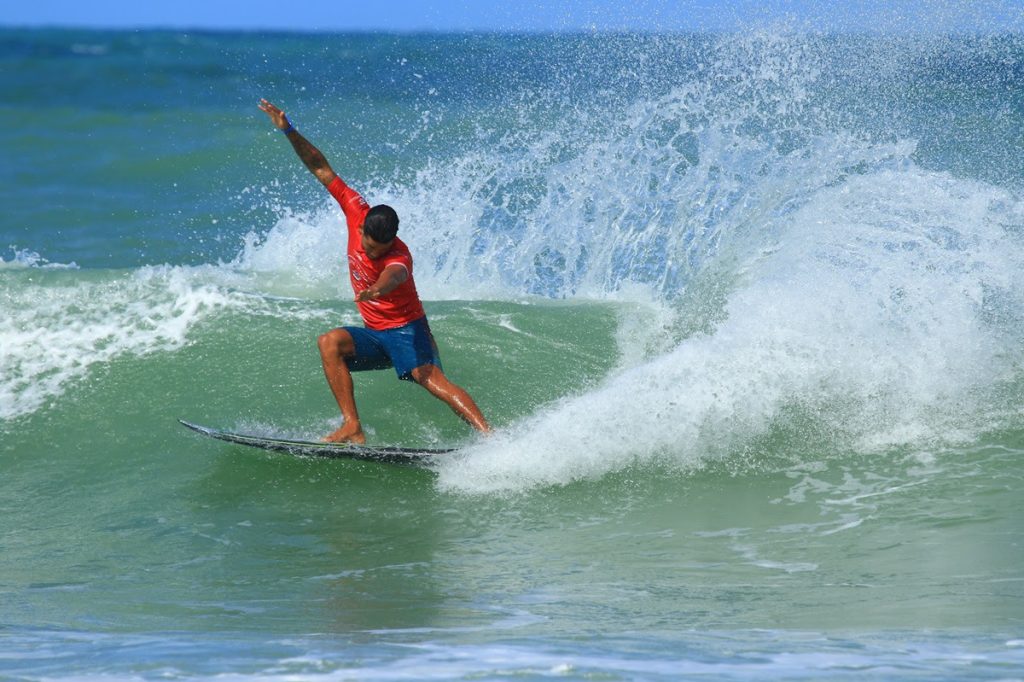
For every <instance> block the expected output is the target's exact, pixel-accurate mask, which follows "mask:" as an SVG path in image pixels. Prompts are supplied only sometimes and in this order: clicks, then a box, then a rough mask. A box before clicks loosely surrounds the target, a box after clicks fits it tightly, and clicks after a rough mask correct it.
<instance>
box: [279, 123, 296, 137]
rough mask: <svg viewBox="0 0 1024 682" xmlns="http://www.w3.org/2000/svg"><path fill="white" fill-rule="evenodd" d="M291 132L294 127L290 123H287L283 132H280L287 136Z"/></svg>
mask: <svg viewBox="0 0 1024 682" xmlns="http://www.w3.org/2000/svg"><path fill="white" fill-rule="evenodd" d="M293 130H295V126H293V125H292V124H291V123H289V124H288V127H287V128H285V129H284V130H282V131H281V132H282V133H284V134H285V135H287V134H288V133H290V132H292V131H293Z"/></svg>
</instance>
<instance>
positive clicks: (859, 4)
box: [0, 0, 1024, 32]
mask: <svg viewBox="0 0 1024 682" xmlns="http://www.w3.org/2000/svg"><path fill="white" fill-rule="evenodd" d="M5 4H6V7H5V8H4V9H0V25H8V26H10V25H14V26H25V25H30V26H41V25H46V26H88V27H117V28H147V27H168V28H207V29H230V28H238V29H268V28H269V29H281V30H299V31H346V30H364V31H365V30H390V31H467V30H486V31H579V30H583V31H586V30H641V31H693V30H735V29H738V28H742V27H744V26H749V25H751V24H755V25H757V24H765V23H773V22H779V21H784V22H788V23H795V24H797V25H799V26H806V27H810V28H816V29H825V30H829V29H832V30H854V31H856V30H868V31H896V32H905V31H918V30H923V31H926V32H935V31H939V32H948V31H961V30H966V31H979V30H980V31H990V30H994V31H1005V30H1014V31H1021V30H1024V0H913V1H911V0H817V1H815V0H761V1H754V0H676V1H672V0H503V1H492V0H418V1H415V0H363V1H362V2H354V1H352V0H332V1H331V2H325V1H323V0H283V1H282V0H274V1H271V0H249V1H248V2H219V1H218V0H176V1H173V2H159V1H157V2H148V1H146V0H36V1H35V2H32V1H31V0H30V1H28V2H10V3H5Z"/></svg>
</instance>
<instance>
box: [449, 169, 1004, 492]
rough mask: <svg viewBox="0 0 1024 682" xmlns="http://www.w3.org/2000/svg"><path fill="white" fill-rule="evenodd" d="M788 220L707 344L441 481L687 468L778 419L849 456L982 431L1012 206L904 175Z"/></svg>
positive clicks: (929, 176) (487, 484) (483, 484)
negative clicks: (834, 442)
mask: <svg viewBox="0 0 1024 682" xmlns="http://www.w3.org/2000/svg"><path fill="white" fill-rule="evenodd" d="M786 223H787V224H786V225H785V226H780V229H779V230H778V232H777V237H776V239H777V244H776V247H775V248H774V249H773V250H772V251H771V252H769V253H767V254H763V255H759V256H757V257H756V258H754V259H752V260H751V261H749V262H748V263H747V264H746V265H745V266H744V268H743V282H742V284H741V285H740V286H738V287H737V288H736V289H735V291H734V292H733V293H732V295H731V296H730V297H729V299H728V303H727V305H726V308H725V312H726V319H725V320H724V321H722V322H721V323H719V324H717V326H716V327H715V328H714V329H713V330H712V331H710V332H709V333H705V334H697V335H694V336H691V337H689V338H686V339H684V340H682V341H681V342H680V343H679V344H678V345H677V346H676V347H675V348H674V349H672V350H671V351H670V352H668V353H665V354H663V355H660V356H658V357H655V358H653V359H651V360H649V361H648V362H646V363H642V364H640V365H637V366H635V367H632V368H630V369H628V370H626V371H622V372H618V373H616V374H614V375H613V376H612V377H610V378H609V379H608V380H607V381H606V382H605V383H604V384H603V385H602V386H601V387H600V388H598V389H596V390H594V391H591V392H589V393H587V394H585V395H581V396H572V397H568V398H566V399H564V400H562V401H561V402H559V403H558V404H555V405H551V406H547V407H546V408H545V409H543V410H541V411H539V412H538V413H537V414H536V415H535V416H534V417H533V418H531V419H529V420H527V421H526V422H524V423H522V424H517V425H515V426H514V427H512V428H510V429H508V430H507V431H506V432H505V433H502V434H499V435H498V436H496V437H495V438H493V439H491V440H490V441H488V442H485V443H483V444H480V445H478V446H476V447H474V448H473V449H472V450H471V451H470V452H469V453H468V454H467V455H466V456H465V457H463V458H461V459H459V460H457V461H454V462H452V463H450V464H447V465H445V466H443V467H442V468H441V477H440V483H441V485H442V486H444V487H446V488H450V489H456V490H465V491H477V492H484V491H493V490H517V489H523V488H528V487H531V486H536V485H550V484H565V483H568V482H571V481H574V480H579V479H586V478H596V477H600V476H602V475H605V474H607V473H609V472H611V471H616V470H620V469H622V468H624V467H627V466H629V465H630V464H632V463H634V462H636V461H638V460H639V461H646V462H652V461H659V462H662V463H668V464H670V465H674V466H698V465H700V464H701V463H702V462H704V461H706V460H707V459H708V458H714V457H719V456H723V455H725V454H728V453H735V452H737V451H742V449H743V448H744V447H746V446H747V445H749V444H750V443H751V442H752V441H754V440H755V439H756V438H758V437H763V436H765V435H766V434H767V433H768V432H769V430H770V429H771V428H773V427H777V426H779V425H780V423H781V424H783V425H784V424H785V423H786V421H787V420H789V419H791V418H792V415H793V414H794V412H797V413H799V414H800V415H802V416H801V418H802V419H803V420H804V421H809V422H810V423H811V426H812V428H813V429H814V431H815V432H817V433H819V434H828V437H831V438H841V439H842V440H843V442H845V443H847V444H848V445H851V446H854V447H858V448H862V449H864V448H867V449H871V448H878V447H884V446H887V445H892V444H894V443H904V442H908V441H909V442H914V441H917V440H920V439H927V438H933V437H937V436H939V435H941V436H942V437H945V438H948V437H949V434H950V433H955V432H956V431H957V429H963V430H965V431H971V430H976V429H978V428H984V427H986V426H990V425H991V424H990V423H989V421H988V419H989V418H990V417H989V414H988V410H987V408H986V400H987V399H988V396H989V394H990V391H991V387H992V386H994V385H996V384H997V383H998V382H1000V381H1001V380H1003V379H1005V378H1006V377H1007V376H1010V375H1012V374H1013V372H1014V371H1015V369H1014V368H1015V366H1016V365H1015V364H1014V363H1015V362H1016V360H1015V357H1019V355H1018V353H1019V351H1020V340H1019V336H1014V335H1015V334H1018V332H1019V324H1020V320H1021V319H1022V315H1021V314H1022V312H1024V300H1022V294H1021V292H1022V291H1024V282H1021V273H1022V272H1024V269H1022V266H1024V245H1022V244H1021V243H1020V235H1021V234H1022V233H1024V206H1022V204H1021V202H1020V201H1019V200H1016V199H1015V198H1014V197H1012V196H1011V195H1009V194H1008V193H1006V192H1004V191H1001V190H997V189H994V188H991V187H986V186H983V185H981V184H979V183H974V182H967V181H963V180H958V179H956V178H953V177H951V176H948V175H945V174H939V173H930V172H925V171H922V170H918V169H914V168H908V169H906V170H904V171H902V172H896V171H880V172H878V173H874V174H867V175H862V176H855V177H853V178H851V179H849V180H847V181H846V182H844V183H842V184H841V185H838V186H836V187H832V188H826V189H824V190H822V191H821V192H820V193H819V194H818V195H817V196H816V197H814V198H813V200H811V201H809V202H808V203H807V204H806V205H805V206H804V207H803V208H802V209H800V210H798V211H796V212H795V213H794V214H793V215H792V216H791V217H790V218H788V219H787V221H786Z"/></svg>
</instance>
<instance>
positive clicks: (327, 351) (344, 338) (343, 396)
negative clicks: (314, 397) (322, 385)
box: [317, 329, 366, 443]
mask: <svg viewBox="0 0 1024 682" xmlns="http://www.w3.org/2000/svg"><path fill="white" fill-rule="evenodd" d="M317 345H318V346H319V347H320V360H321V362H322V363H323V366H324V375H325V376H326V377H327V383H328V384H329V385H330V387H331V392H332V393H334V399H335V400H337V401H338V407H339V408H340V409H341V416H342V418H343V419H344V420H345V421H344V422H343V423H342V425H341V428H339V429H338V430H336V431H335V432H334V433H331V434H330V435H328V436H325V437H324V440H325V441H328V442H340V441H349V442H352V443H365V442H366V436H365V435H364V434H363V427H362V426H361V425H360V423H359V413H358V412H357V411H356V397H355V389H354V387H353V386H352V372H350V371H349V368H348V365H347V364H345V358H347V357H352V356H354V355H355V354H356V345H355V342H354V341H353V340H352V335H351V334H349V333H348V332H347V331H345V330H344V329H332V330H331V331H329V332H327V333H325V334H321V335H320V338H318V339H317Z"/></svg>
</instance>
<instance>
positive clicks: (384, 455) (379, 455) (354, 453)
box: [178, 419, 453, 465]
mask: <svg viewBox="0 0 1024 682" xmlns="http://www.w3.org/2000/svg"><path fill="white" fill-rule="evenodd" d="M178 422H179V423H181V425H182V426H184V427H185V428H187V429H191V430H193V431H195V432H196V433H201V434H202V435H204V436H209V437H210V438H216V439H217V440H222V441H226V442H228V443H236V444H238V445H247V446H249V447H253V448H259V449H261V450H271V451H274V452H286V453H288V454H290V455H297V456H299V457H328V458H331V459H356V460H363V461H373V462H390V463H392V464H419V465H425V464H429V463H430V462H431V460H432V459H433V458H434V457H436V456H437V455H443V454H445V453H447V452H453V450H450V449H449V450H443V449H430V448H403V447H394V446H383V447H378V446H373V445H356V444H354V443H323V442H317V441H307V440H291V439H287V438H267V437H264V436H254V435H249V434H244V433H233V432H231V431H222V430H220V429H213V428H210V427H209V426H200V425H199V424H193V423H192V422H187V421H185V420H184V419H179V420H178Z"/></svg>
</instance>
